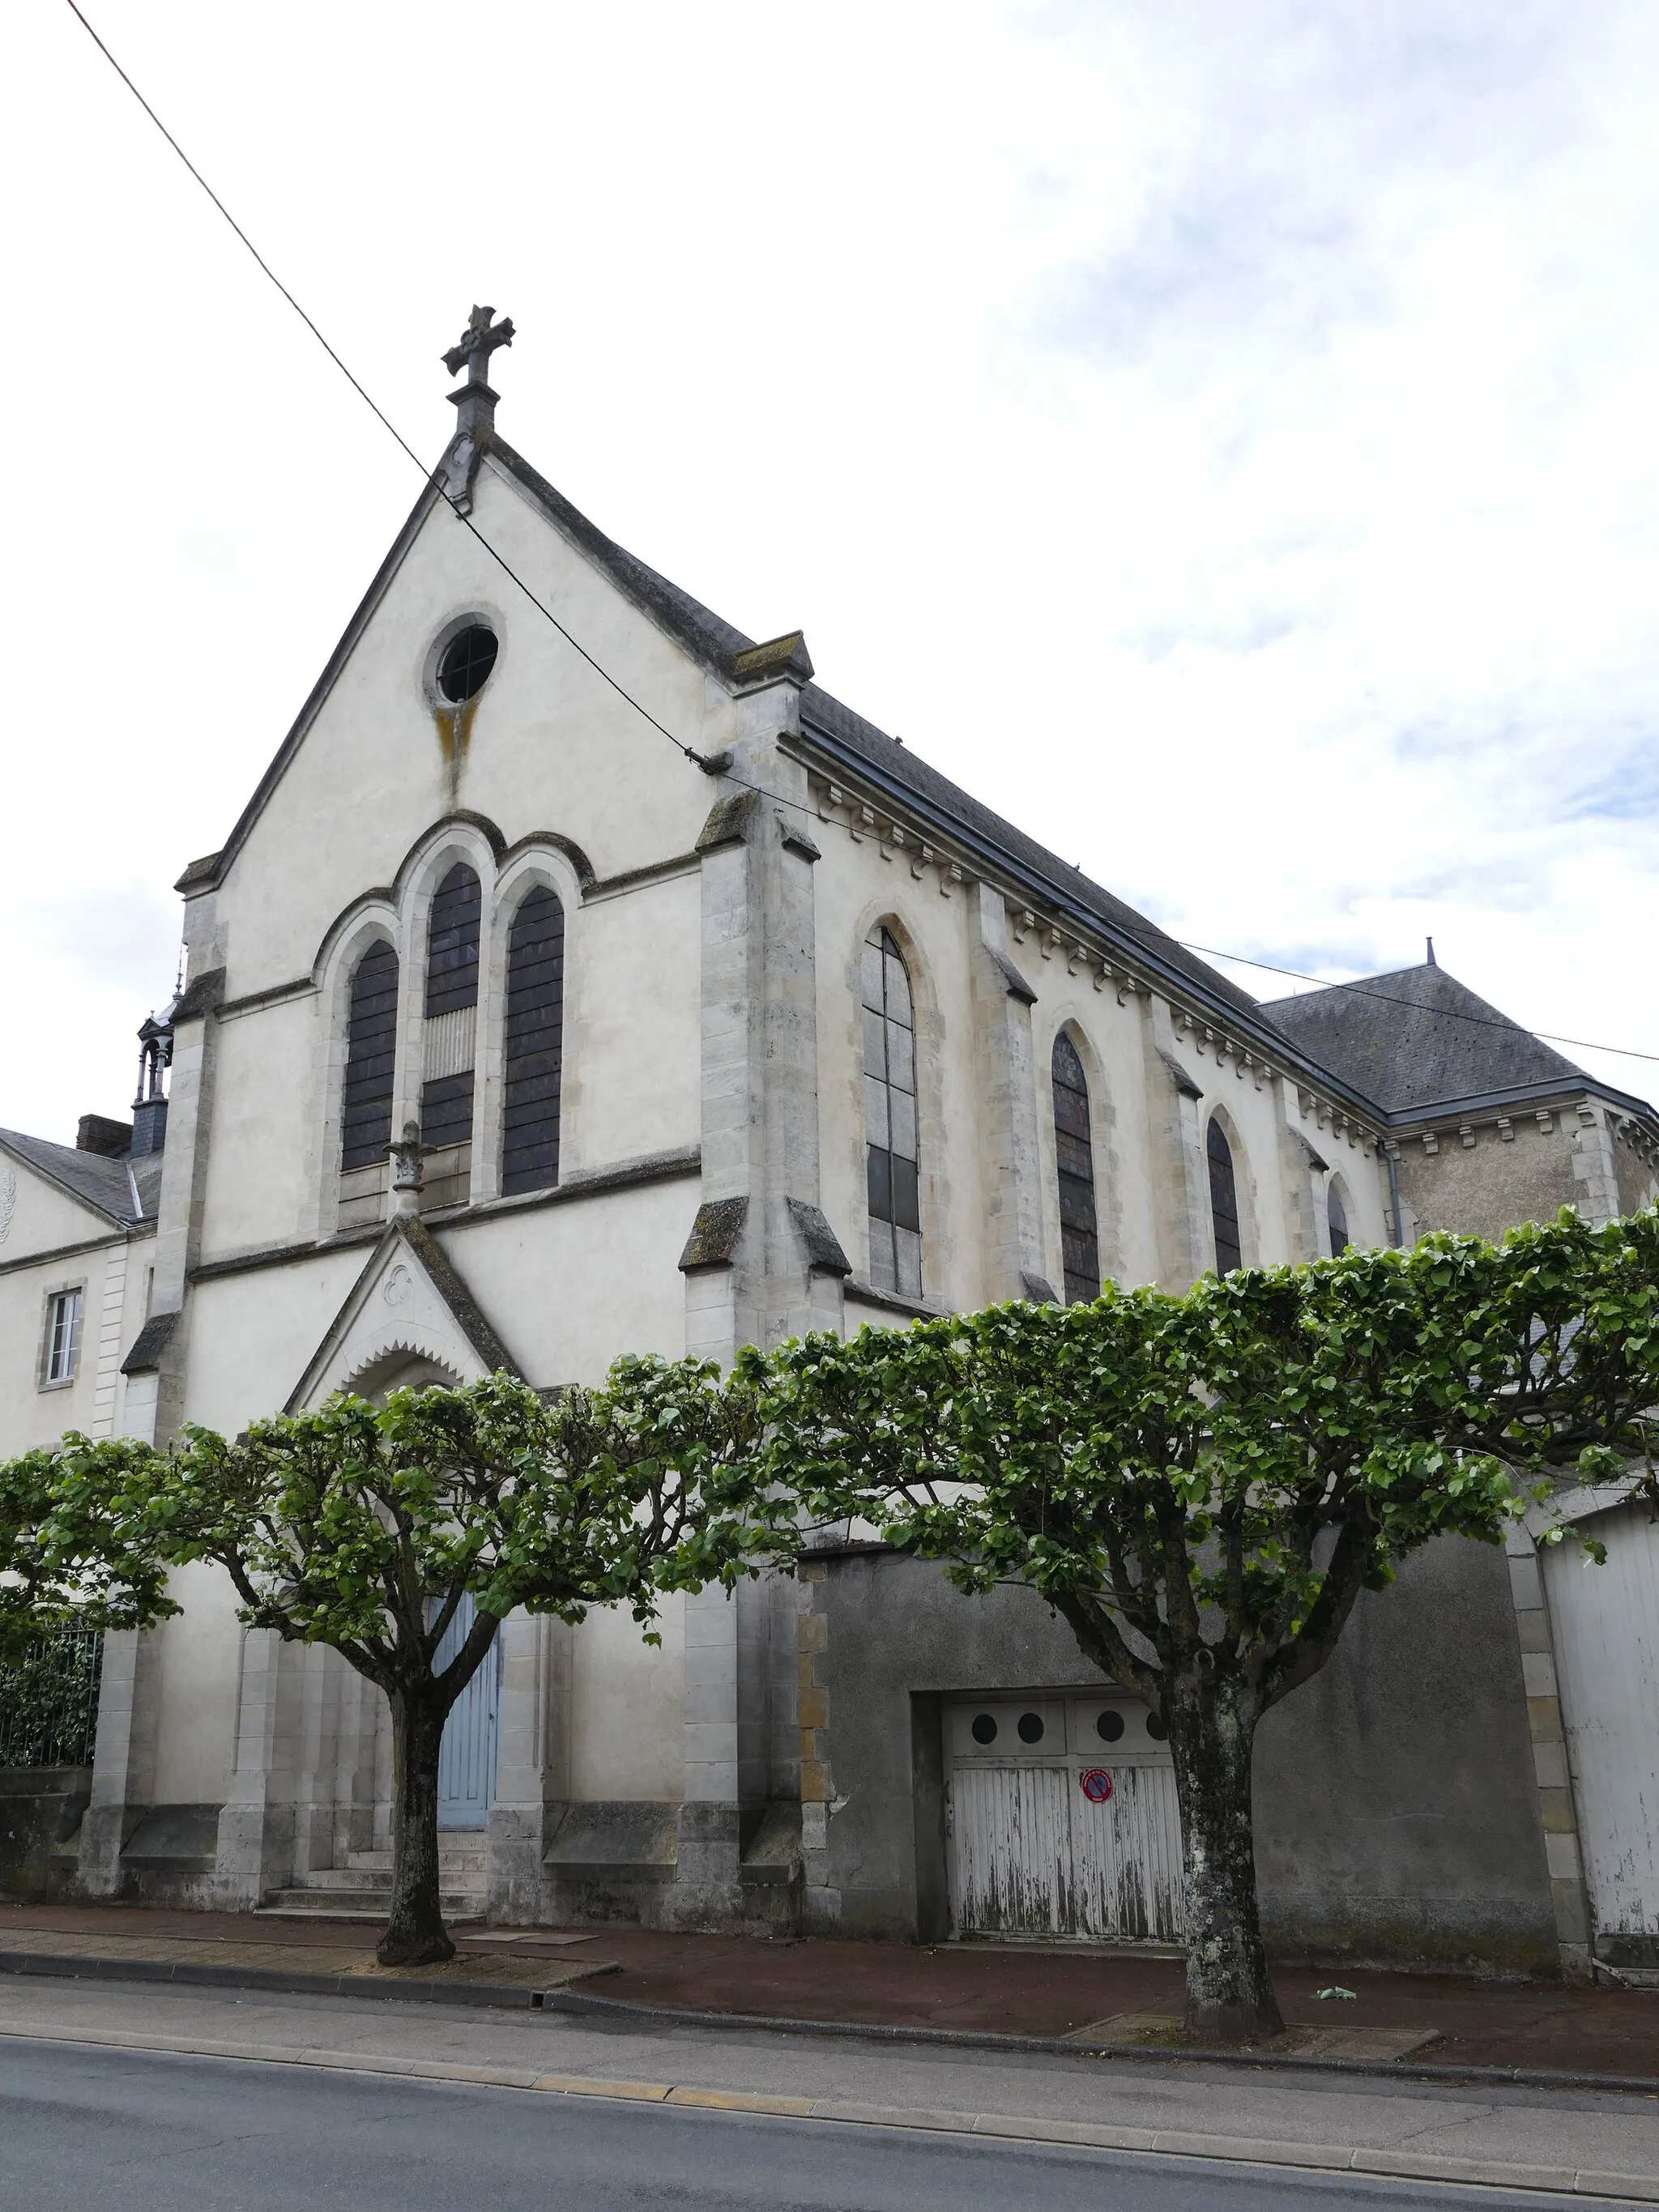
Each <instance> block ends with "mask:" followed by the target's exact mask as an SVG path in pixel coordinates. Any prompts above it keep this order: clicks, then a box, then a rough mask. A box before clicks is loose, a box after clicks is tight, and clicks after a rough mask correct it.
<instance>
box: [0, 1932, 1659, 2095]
mask: <svg viewBox="0 0 1659 2212" xmlns="http://www.w3.org/2000/svg"><path fill="white" fill-rule="evenodd" d="M453 1934H454V1936H455V1939H456V1942H457V1944H458V1946H459V1955H458V1956H457V1958H455V1959H454V1960H452V1961H450V1962H449V1964H448V1965H447V1966H444V1967H441V1968H439V1969H436V1970H434V1969H432V1968H430V1967H415V1968H402V1969H392V1970H388V1969H386V1968H382V1967H380V1966H377V1965H376V1964H375V1963H374V1958H373V1954H372V1948H371V1947H372V1944H373V1941H374V1931H373V1930H372V1929H370V1928H368V1927H358V1926H353V1925H350V1924H349V1923H341V1922H333V1923H330V1922H327V1921H325V1920H323V1919H320V1918H319V1917H306V1918H303V1919H300V1918H289V1917H280V1916H276V1915H270V1914H264V1913H257V1914H250V1913H246V1912H218V1911H182V1910H170V1909H167V1908H155V1907H144V1906H136V1905H23V1904H16V1903H10V1902H6V1901H3V1900H0V1974H5V1973H13V1974H16V1973H22V1974H38V1975H47V1976H52V1977H54V1978H64V1977H73V1978H76V1979H84V1980H94V1981H117V1980H123V1979H125V1980H128V1981H144V1982H169V1983H172V1984H175V1985H177V1986H180V1987H185V1986H189V1985H190V1984H197V1985H198V1986H202V1987H204V1988H210V1987H214V1986H220V1987H224V1986H235V1987H240V1988H246V1989H250V1990H266V1991H272V1992H274V1991H281V1990H286V1991H289V1992H291V1993H299V1994H304V1995H319V1996H323V1995H327V1996H374V1997H379V1998H385V1997H388V1996H398V1997H401V1998H404V1999H405V2000H410V2001H418V2002H424V2003H432V2004H439V2005H446V2006H449V2005H456V2004H461V2005H472V2006H483V2007H488V2008H492V2009H495V2010H511V2009H514V2008H540V2009H546V2010H549V2011H557V2012H564V2013H585V2014H588V2015H592V2016H593V2017H594V2018H595V2020H596V2021H597V2020H598V2019H599V2018H604V2019H606V2020H609V2021H612V2022H614V2023H615V2024H616V2025H617V2026H619V2027H620V2026H623V2025H635V2026H641V2027H645V2026H648V2025H655V2026H659V2027H736V2028H740V2029H741V2030H742V2031H743V2032H744V2033H758V2032H761V2031H769V2032H770V2033H773V2034H783V2035H796V2036H799V2035H811V2034H820V2035H828V2036H831V2037H836V2038H840V2037H848V2036H852V2037H858V2036H863V2037H866V2038H870V2039H891V2040H895V2041H907V2040H915V2041H916V2042H918V2043H935V2044H939V2045H956V2046H957V2047H962V2048H979V2049H984V2050H992V2049H997V2048H1003V2049H1008V2050H1025V2051H1033V2052H1036V2051H1056V2050H1059V2049H1062V2048H1064V2047H1066V2046H1067V2045H1069V2046H1071V2047H1072V2048H1073V2049H1074V2050H1076V2049H1086V2050H1089V2051H1109V2052H1111V2053H1114V2054H1115V2055H1119V2056H1129V2055H1132V2054H1134V2055H1141V2056H1145V2055H1146V2054H1147V2052H1148V2051H1152V2052H1153V2053H1154V2054H1155V2055H1156V2056H1158V2057H1159V2058H1160V2059H1163V2060H1166V2061H1168V2062H1170V2063H1173V2064H1175V2065H1176V2066H1182V2065H1183V2064H1184V2063H1185V2062H1186V2061H1187V2060H1188V2059H1190V2058H1193V2057H1200V2056H1202V2057H1217V2056H1220V2057H1224V2058H1225V2059H1226V2060H1227V2062H1228V2063H1230V2064H1233V2065H1237V2064H1241V2063H1243V2064H1246V2065H1249V2064H1255V2065H1258V2066H1260V2065H1267V2066H1271V2067H1273V2068H1276V2069H1287V2070H1304V2069H1305V2070H1309V2071H1315V2070H1317V2071H1322V2072H1344V2073H1355V2074H1358V2073H1362V2072H1373V2071H1374V2072H1376V2073H1377V2074H1379V2075H1393V2076H1395V2077H1398V2076H1400V2075H1402V2074H1407V2073H1408V2074H1409V2075H1411V2076H1412V2077H1413V2079H1422V2080H1440V2081H1479V2080H1485V2081H1500V2080H1501V2081H1514V2082H1522V2083H1527V2084H1529V2085H1534V2086H1540V2087H1583V2088H1608V2089H1627V2090H1628V2089H1634V2090H1641V2091H1645V2092H1655V2091H1659V1990H1641V1991H1636V1990H1609V1989H1589V1990H1586V1989H1568V1988H1566V1987H1565V1986H1564V1985H1561V1984H1541V1983H1531V1984H1528V1983H1515V1982H1502V1981H1493V1980H1486V1981H1480V1980H1477V1979H1475V1978H1471V1977H1462V1978H1458V1977H1453V1976H1448V1975H1437V1976H1430V1975H1412V1974H1399V1973H1396V1974H1385V1973H1379V1972H1367V1971H1364V1970H1359V1971H1352V1970H1346V1971H1344V1972H1341V1973H1340V1976H1334V1974H1333V1972H1332V1970H1331V1969H1329V1968H1324V1969H1318V1970H1316V1969H1310V1968H1298V1967H1289V1966H1287V1967H1279V1968H1276V1970H1275V1978H1276V1980H1277V1983H1278V1985H1279V1996H1280V2000H1281V2002H1282V2003H1283V2005H1284V2008H1285V2015H1286V2017H1287V2019H1288V2020H1289V2021H1290V2024H1291V2032H1290V2034H1289V2035H1288V2036H1287V2037H1286V2039H1285V2042H1284V2043H1283V2044H1282V2045H1279V2046H1278V2047H1277V2048H1275V2049H1274V2050H1272V2051H1254V2052H1251V2053H1249V2055H1248V2056H1247V2057H1243V2058H1241V2056H1240V2054H1238V2053H1237V2052H1230V2053H1223V2054H1215V2053H1200V2052H1197V2051H1194V2050H1193V2049H1192V2048H1191V2047H1190V2046H1182V2043H1181V2040H1180V2038H1179V2036H1178V2034H1177V2033H1172V2032H1171V2031H1172V2028H1173V2020H1172V2015H1173V2013H1174V2011H1175V2009H1176V2006H1177V2005H1178V2003H1179V2001H1180V1994H1181V1984H1182V1966H1181V1963H1180V1961H1179V1959H1178V1958H1175V1957H1163V1958H1153V1957H1151V1956H1148V1955H1146V1954H1133V1955H1132V1954H1125V1953H1123V1952H1118V1953H1115V1954H1112V1953H1107V1952H1099V1951H1092V1952H1091V1951H1083V1950H1080V1949H1078V1948H1072V1949H1068V1950H1066V1951H1061V1950H1059V1949H1055V1948H1039V1947H1036V1946H1030V1945H1026V1946H1018V1947H1017V1946H1012V1945H1010V1946H992V1945H989V1944H985V1945H969V1944H950V1945H939V1946H935V1947H928V1946H924V1945H917V1944H891V1943H876V1942H866V1941H861V1940H859V1939H856V1938H849V1939H826V1940H819V1939H800V1940H794V1941H787V1942H768V1941H765V1940H758V1939H756V1938H754V1937H747V1936H708V1935H690V1934H666V1933H663V1932H660V1931H653V1930H650V1929H640V1928H635V1927H625V1926H620V1925H617V1926H611V1925H607V1926H605V1927H604V1928H600V1929H594V1928H586V1929H553V1928H542V1927H526V1928H522V1929H512V1928H501V1927H496V1928H489V1929H486V1928H483V1927H478V1928H469V1927H467V1926H465V1924H463V1925H460V1926H458V1927H457V1928H455V1929H454V1930H453ZM599 1977H604V1978H603V1979H599ZM1339 1979H1340V1982H1341V1983H1343V1984H1346V1985H1348V1986H1349V1987H1350V1988H1351V1989H1352V1990H1353V1991H1355V1992H1357V1996H1356V1998H1355V2000H1354V2001H1353V2002H1321V2001H1320V1998H1321V1993H1322V1991H1325V1990H1328V1985H1330V1984H1332V1983H1333V1982H1334V1980H1339Z"/></svg>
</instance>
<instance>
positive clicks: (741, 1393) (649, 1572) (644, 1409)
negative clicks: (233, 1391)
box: [152, 1360, 758, 1966]
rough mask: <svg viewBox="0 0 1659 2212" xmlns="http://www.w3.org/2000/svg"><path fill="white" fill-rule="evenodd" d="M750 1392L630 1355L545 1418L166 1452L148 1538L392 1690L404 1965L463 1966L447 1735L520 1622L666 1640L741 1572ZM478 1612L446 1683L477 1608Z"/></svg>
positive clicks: (708, 1372) (424, 1412)
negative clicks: (441, 1869) (451, 1918)
mask: <svg viewBox="0 0 1659 2212" xmlns="http://www.w3.org/2000/svg"><path fill="white" fill-rule="evenodd" d="M757 1435H758V1431H757V1426H756V1423H755V1418H754V1412H753V1400H752V1395H751V1394H750V1393H749V1392H747V1391H746V1390H745V1389H743V1388H741V1387H737V1388H722V1387H721V1384H720V1376H719V1370H718V1369H717V1368H715V1367H714V1366H712V1365H708V1364H702V1363H700V1362H697V1361H695V1360H684V1361H680V1362H678V1363H677V1364H669V1363H666V1362H664V1361H660V1360H623V1361H622V1362H619V1363H618V1364H617V1367H616V1368H614V1369H613V1370H612V1371H611V1376H610V1379H609V1381H608V1382H607V1383H606V1385H605V1388H604V1389H600V1390H594V1391H588V1390H579V1389H573V1390H570V1391H568V1392H566V1393H565V1394H564V1395H562V1397H560V1398H558V1399H557V1400H556V1401H555V1402H553V1403H551V1404H549V1403H546V1402H544V1401H543V1399H542V1398H541V1397H540V1396H539V1395H538V1394H537V1393H536V1392H535V1391H534V1390H532V1389H528V1388H527V1387H526V1385H525V1384H523V1383H518V1382H515V1381H513V1379H512V1378H511V1377H510V1376H507V1375H504V1374H496V1375H493V1376H488V1377H486V1378H485V1379H484V1380H483V1381H482V1382H479V1383H471V1384H469V1385H468V1386H467V1387H466V1388H465V1389H455V1390H445V1389H429V1390H423V1391H420V1392H413V1391H406V1390H403V1391H396V1392H394V1393H393V1394H392V1396H391V1397H390V1398H389V1399H388V1400H387V1401H386V1404H385V1405H384V1406H382V1407H374V1406H371V1405H369V1404H368V1403H366V1402H365V1401H363V1400H362V1399H360V1398H336V1399H334V1400H332V1401H331V1402H330V1403H329V1404H328V1405H326V1406H325V1407H323V1409H322V1410H321V1411H320V1412H319V1413H302V1414H293V1415H284V1416H281V1417H279V1418H275V1419H270V1420H264V1421H258V1422H255V1423H254V1424H253V1425H252V1427H251V1428H250V1429H249V1430H248V1431H247V1432H246V1435H244V1436H241V1437H238V1438H237V1439H236V1440H235V1441H234V1443H232V1442H228V1441H227V1440H226V1438H224V1437H222V1436H218V1435H216V1434H215V1433H213V1432H212V1431H209V1430H206V1429H201V1428H190V1429H187V1430H186V1431H185V1435H184V1437H183V1440H182V1442H181V1444H180V1446H179V1449H178V1450H177V1451H176V1452H175V1453H174V1454H173V1455H171V1456H170V1457H169V1458H168V1459H167V1460H165V1461H163V1460H161V1458H160V1456H159V1455H158V1456H157V1459H156V1462H155V1469H154V1470H153V1475H154V1480H153V1482H152V1489H153V1496H154V1510H153V1516H152V1526H153V1528H154V1529H155V1533H156V1536H157V1539H158V1541H159V1542H160V1544H161V1549H162V1551H163V1553H164V1554H165V1556H166V1557H167V1559H170V1560H172V1561H173V1562H175V1563H182V1562H183V1561H185V1560H190V1559H214V1560H216V1561H217V1562H218V1563H219V1565H221V1566H222V1567H223V1568H224V1570H225V1571H226V1572H227V1574H228V1575H229V1577H230V1578H231V1581H232V1582H233V1583H234V1585H235V1588H236V1592H237V1595H239V1597H240V1599H241V1601H242V1602H241V1608H240V1610H241V1618H242V1619H243V1620H246V1621H247V1622H249V1623H250V1624H251V1625H252V1626H255V1627H259V1628H270V1629H274V1630H275V1631H276V1633H277V1634H278V1635H279V1636H282V1637H284V1638H290V1639H294V1640H296V1641H301V1642H305V1643H312V1644H329V1645H331V1646H332V1647H333V1649H334V1650H337V1651H338V1652H340V1653H341V1654H342V1655H343V1656H344V1657H345V1658H346V1659H347V1660H349V1662H350V1663H351V1665H352V1666H353V1667H355V1668H356V1669H357V1671H358V1672H359V1673H360V1674H363V1675H365V1676H366V1677H367V1678H368V1680H369V1681H371V1682H373V1683H374V1684H375V1686H377V1687H378V1688H379V1689H380V1690H382V1691H384V1692H385V1693H386V1699H387V1701H388V1703H389V1704H390V1705H391V1708H392V1726H393V1731H394V1742H395V1749H396V1756H395V1767H394V1774H395V1779H394V1792H395V1798H396V1803H395V1808H394V1818H393V1830H392V1899H391V1917H390V1922H389V1924H388V1926H387V1929H386V1935H385V1937H384V1938H383V1940H382V1942H381V1943H380V1949H379V1954H378V1955H379V1957H380V1961H381V1963H382V1964H383V1965H386V1966H411V1965H422V1964H427V1963H429V1962H438V1961H441V1960H445V1959H447V1958H450V1957H452V1956H453V1953H454V1948H455V1947H454V1945H453V1943H452V1942H451V1941H450V1939H449V1936H448V1935H447V1931H446V1930H445V1928H444V1925H443V1919H442V1915H441V1906H440V1899H439V1887H438V1826H437V1805H438V1752H439V1746H440V1743H441V1739H442V1736H443V1730H444V1723H445V1721H446V1720H447V1718H448V1716H449V1713H450V1711H451V1709H452V1708H453V1705H454V1703H455V1701H456V1699H458V1698H459V1695H460V1693H461V1692H462V1691H463V1690H464V1689H465V1686H466V1685H467V1683H468V1682H469V1681H470V1680H471V1679H472V1677H473V1675H474V1674H476V1673H477V1669H478V1668H479V1666H480V1665H481V1664H482V1663H483V1659H484V1657H485V1655H486V1654H487V1653H488V1651H489V1648H490V1646H491V1644H493V1643H494V1641H495V1635H496V1632H497V1630H498V1629H499V1627H500V1626H501V1621H502V1620H504V1619H505V1617H506V1616H507V1614H508V1613H511V1612H513V1610H514V1609H515V1608H516V1607H526V1609H527V1610H529V1611H530V1612H532V1613H553V1614H556V1615H557V1616H558V1617H559V1618H560V1619H561V1620H571V1621H574V1620H580V1619H581V1617H582V1615H583V1614H584V1613H586V1610H587V1608H588V1607H590V1606H595V1605H615V1604H626V1605H628V1606H629V1607H631V1608H632V1610H633V1613H634V1616H635V1619H636V1620H638V1621H639V1622H640V1623H641V1626H642V1627H643V1628H644V1629H645V1631H646V1632H647V1638H649V1639H650V1640H653V1641H654V1640H655V1638H654V1632H653V1631H652V1630H651V1628H650V1622H651V1620H652V1617H653V1612H654V1609H655V1606H656V1602H657V1600H658V1598H659V1595H660V1594H661V1593H662V1592H663V1591H664V1590H665V1589H696V1588H699V1587H701V1586H702V1585H703V1584H704V1583H708V1582H711V1581H714V1580H722V1581H724V1582H726V1583H727V1584H728V1586H729V1585H730V1584H731V1583H732V1582H733V1581H735V1580H736V1579H737V1578H738V1577H739V1576H740V1575H742V1574H743V1573H744V1571H745V1568H746V1554H747V1551H748V1549H749V1547H750V1541H751V1534H752V1532H751V1530H750V1521H749V1508H750V1502H751V1500H752V1499H753V1497H754V1478H753V1475H752V1474H751V1471H750V1470H751V1468H752V1465H753V1462H754V1447H755V1444H756V1442H757ZM467 1597H471V1599H472V1600H473V1601H474V1603H475V1605H476V1607H477V1611H476V1613H475V1615H474V1618H473V1620H472V1622H471V1626H470V1627H469V1628H468V1630H467V1632H466V1634H465V1637H464V1638H463V1639H462V1640H461V1643H460V1644H459V1649H458V1650H456V1651H455V1653H454V1656H453V1657H452V1658H451V1659H450V1660H449V1661H448V1662H447V1665H445V1666H443V1667H441V1668H440V1667H439V1666H438V1665H437V1663H436V1662H437V1655H438V1651H439V1648H440V1646H441V1644H442V1643H443V1640H444V1638H445V1635H446V1633H447V1631H448V1630H449V1628H450V1626H451V1625H452V1624H453V1621H454V1620H455V1619H456V1616H457V1614H458V1613H459V1610H460V1607H461V1605H462V1601H463V1600H464V1599H465V1598H467Z"/></svg>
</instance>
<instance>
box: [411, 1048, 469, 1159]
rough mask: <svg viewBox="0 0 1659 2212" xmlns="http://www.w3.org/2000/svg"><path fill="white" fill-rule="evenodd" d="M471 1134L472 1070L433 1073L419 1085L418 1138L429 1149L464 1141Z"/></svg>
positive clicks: (463, 1143)
mask: <svg viewBox="0 0 1659 2212" xmlns="http://www.w3.org/2000/svg"><path fill="white" fill-rule="evenodd" d="M471 1135H472V1070H471V1068H470V1067H469V1068H468V1069H467V1071H466V1073H465V1074H464V1075H439V1076H435V1077H434V1079H433V1080H432V1081H431V1082H430V1083H427V1084H423V1085H422V1086H421V1142H422V1144H423V1145H425V1146H428V1149H435V1148H436V1147H437V1146H440V1145H465V1143H467V1142H468V1141H469V1139H471Z"/></svg>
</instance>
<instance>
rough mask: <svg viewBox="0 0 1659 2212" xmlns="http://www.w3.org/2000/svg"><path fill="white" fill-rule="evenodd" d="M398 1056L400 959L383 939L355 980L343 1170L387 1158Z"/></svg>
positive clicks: (367, 954) (344, 1112) (370, 951)
mask: <svg viewBox="0 0 1659 2212" xmlns="http://www.w3.org/2000/svg"><path fill="white" fill-rule="evenodd" d="M397 1051H398V956H397V954H396V953H395V952H394V951H392V947H391V946H390V945H388V944H387V943H386V939H384V938H377V939H375V941H374V944H373V945H370V946H369V947H368V951H366V952H365V953H364V954H363V956H362V959H361V960H359V962H358V963H357V965H356V970H355V971H354V973H353V975H352V978H351V1003H350V1010H349V1013H348V1016H347V1023H346V1068H345V1090H344V1095H343V1098H342V1100H341V1112H340V1123H341V1146H340V1165H341V1167H342V1168H343V1169H351V1168H368V1167H377V1166H378V1165H379V1164H380V1163H381V1162H382V1161H383V1160H384V1159H385V1158H386V1147H387V1146H389V1145H390V1144H391V1142H392V1071H393V1066H394V1064H395V1061H396V1059H397Z"/></svg>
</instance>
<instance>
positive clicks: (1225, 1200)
mask: <svg viewBox="0 0 1659 2212" xmlns="http://www.w3.org/2000/svg"><path fill="white" fill-rule="evenodd" d="M1205 1150H1206V1152H1207V1154H1208V1156H1209V1162H1210V1218H1211V1221H1212V1224H1213V1225H1214V1229H1215V1268H1216V1273H1217V1274H1218V1275H1225V1274H1230V1273H1231V1271H1232V1270H1233V1269H1234V1268H1235V1267H1242V1266H1243V1263H1244V1255H1243V1251H1242V1250H1241V1249H1240V1247H1239V1242H1238V1186H1237V1182H1235V1181H1234V1178H1233V1148H1232V1146H1231V1145H1230V1144H1229V1143H1228V1142H1227V1133H1226V1131H1225V1129H1224V1128H1223V1127H1222V1126H1221V1124H1220V1122H1219V1121H1216V1120H1215V1119H1214V1118H1213V1117H1212V1119H1211V1121H1210V1133H1209V1135H1208V1136H1207V1137H1206V1139H1205Z"/></svg>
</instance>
